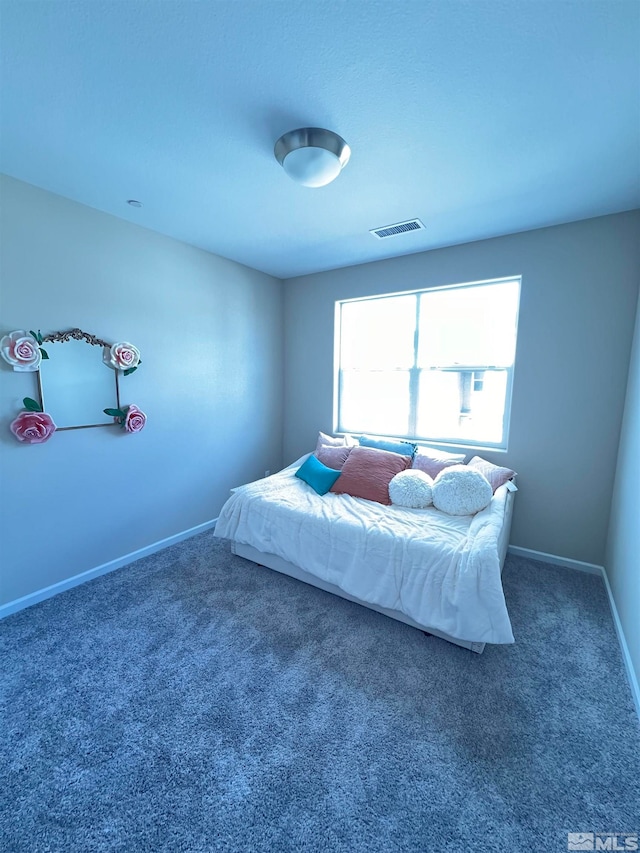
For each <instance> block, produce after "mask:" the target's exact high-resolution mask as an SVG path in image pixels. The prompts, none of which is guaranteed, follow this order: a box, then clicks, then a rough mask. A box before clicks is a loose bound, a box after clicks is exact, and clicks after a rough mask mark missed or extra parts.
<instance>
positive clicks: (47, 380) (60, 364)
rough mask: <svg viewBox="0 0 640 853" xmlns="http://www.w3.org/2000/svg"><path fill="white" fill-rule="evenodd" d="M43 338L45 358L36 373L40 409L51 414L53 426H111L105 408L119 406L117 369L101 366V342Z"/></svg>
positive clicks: (73, 427) (85, 339)
mask: <svg viewBox="0 0 640 853" xmlns="http://www.w3.org/2000/svg"><path fill="white" fill-rule="evenodd" d="M59 337H62V335H48V336H47V337H46V338H44V339H43V342H44V343H45V344H46V351H47V354H48V356H49V358H48V359H43V360H42V362H41V364H40V370H39V372H38V385H39V391H40V401H41V403H42V408H43V409H44V411H46V412H50V413H51V415H52V416H53V417H54V420H55V423H56V427H57V429H78V428H80V427H94V426H114V420H113V417H110V416H109V415H106V414H105V413H104V409H105V408H112V409H119V408H120V389H119V386H118V371H117V370H108V369H105V365H104V362H103V346H106V344H103V342H102V341H96V343H92V342H91V341H90V340H87V338H90V337H91V336H89V335H87V336H86V338H83V339H82V340H74V339H73V338H69V339H68V340H57V339H56V338H59Z"/></svg>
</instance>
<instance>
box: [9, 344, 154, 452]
mask: <svg viewBox="0 0 640 853" xmlns="http://www.w3.org/2000/svg"><path fill="white" fill-rule="evenodd" d="M70 340H76V341H82V342H84V343H87V344H90V345H91V346H101V347H102V349H103V354H102V362H103V363H104V364H105V365H106V366H107V367H109V368H111V369H112V370H114V371H116V384H115V396H116V407H115V408H109V407H108V408H105V409H103V410H102V411H103V412H104V414H106V415H108V416H109V417H111V418H112V421H111V422H104V423H86V422H85V423H83V424H81V425H78V426H61V427H56V424H55V421H54V419H53V417H52V415H51V414H50V413H47V412H45V411H44V393H43V388H42V376H41V363H42V360H43V359H46V360H49V355H48V353H47V351H46V350H45V349H44V348H43V346H42V345H43V343H46V342H53V343H64V342H67V341H70ZM65 351H66V350H65ZM0 355H1V356H2V358H3V359H4V361H5V362H6V363H7V364H8V365H9V366H10V367H11V368H12V369H13V370H14V371H17V372H20V373H36V375H37V380H38V391H39V394H40V401H38V400H34V399H33V398H32V397H24V399H23V401H22V402H23V405H24V410H23V411H21V412H20V413H19V414H18V416H17V417H16V418H15V419H14V420H13V421H12V422H11V424H10V427H9V428H10V430H11V432H12V434H13V435H14V437H15V438H16V439H17V440H18V441H20V442H22V443H24V444H42V443H44V442H45V441H48V440H49V439H50V438H51V436H52V435H53V434H54V432H56V431H62V430H65V429H84V428H87V427H94V426H120V427H122V431H123V432H124V433H136V432H140V430H142V429H143V428H144V426H145V424H146V421H147V416H146V415H145V413H144V412H143V411H142V410H141V409H139V408H138V406H135V405H133V404H130V405H126V406H123V405H122V404H121V403H120V389H119V383H118V377H119V376H120V375H122V376H129V375H131V374H132V373H133V372H134V371H135V370H137V369H138V367H140V365H141V364H142V361H141V359H140V350H139V349H138V348H137V347H136V346H134V345H133V344H131V343H129V342H128V341H121V342H119V343H115V344H110V343H108V342H107V341H103V340H101V339H100V338H97V337H95V335H90V334H88V333H87V332H83V331H82V330H81V329H71V330H69V331H66V332H55V333H52V334H50V335H45V336H43V335H42V333H41V332H40V331H38V332H33V331H29V332H26V331H24V330H16V331H15V332H10V333H9V334H7V335H4V337H2V338H1V339H0ZM81 361H82V366H84V356H82V359H81ZM49 363H50V364H53V363H54V362H51V361H50V362H49ZM99 364H100V362H98V365H99ZM75 366H76V365H75V363H74V367H75ZM47 370H49V368H47ZM70 372H73V375H74V376H75V370H73V371H70V370H66V371H63V373H64V375H65V376H66V375H67V374H68V373H70ZM83 374H84V372H83ZM55 375H56V376H57V375H58V373H56V374H55ZM96 376H97V374H96ZM50 378H51V377H50ZM65 387H66V385H64V386H63V388H65ZM100 387H101V386H100V384H99V383H98V385H97V386H96V389H97V396H98V399H99V397H100V396H101V394H102V392H101V391H100V390H99V389H100ZM50 390H51V389H50ZM64 393H66V392H64ZM66 399H67V397H66V396H65V397H63V398H61V399H60V400H59V403H60V402H63V401H64V400H66ZM68 399H78V400H83V399H84V397H83V396H79V397H77V398H71V397H69V398H68ZM89 402H90V405H89V410H90V411H95V410H94V409H93V403H92V402H91V400H90V399H89ZM105 402H106V401H105ZM85 405H86V403H85ZM91 419H92V420H93V416H92V417H91ZM64 422H65V421H64V419H63V423H64ZM72 423H77V421H72Z"/></svg>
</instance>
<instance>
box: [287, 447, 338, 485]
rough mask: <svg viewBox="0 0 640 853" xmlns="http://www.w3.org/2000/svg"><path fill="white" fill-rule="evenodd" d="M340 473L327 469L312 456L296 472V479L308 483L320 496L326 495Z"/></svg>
mask: <svg viewBox="0 0 640 853" xmlns="http://www.w3.org/2000/svg"><path fill="white" fill-rule="evenodd" d="M340 473H341V472H340V471H336V470H335V469H334V468H327V466H326V465H323V464H322V462H320V460H319V459H316V457H315V456H314V455H313V454H311V456H310V457H309V458H308V459H307V460H305V461H304V462H303V463H302V465H301V466H300V467H299V468H298V470H297V471H296V477H299V478H300V479H301V480H304V482H305V483H308V484H309V485H310V486H311V488H312V489H314V490H315V491H316V492H317V493H318V494H319V495H326V493H327V492H328V491H329V489H330V488H331V486H333V484H334V483H335V481H336V480H337V479H338V477H339V476H340Z"/></svg>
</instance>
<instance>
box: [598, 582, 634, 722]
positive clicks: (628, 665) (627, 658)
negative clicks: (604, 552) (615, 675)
mask: <svg viewBox="0 0 640 853" xmlns="http://www.w3.org/2000/svg"><path fill="white" fill-rule="evenodd" d="M602 577H603V579H604V585H605V587H606V590H607V596H608V598H609V606H610V607H611V615H612V616H613V624H614V625H615V629H616V634H617V635H618V642H619V643H620V648H621V649H622V659H623V661H624V667H625V669H626V670H627V678H628V679H629V687H630V688H631V696H632V698H633V702H634V704H635V706H636V711H637V713H638V718H640V685H638V677H637V675H636V672H635V670H634V668H633V662H632V660H631V654H630V653H629V646H628V645H627V638H626V637H625V635H624V630H623V628H622V622H621V621H620V616H619V614H618V608H617V607H616V602H615V599H614V597H613V592H612V590H611V585H610V583H609V577H608V575H607V572H606V569H605V570H603V572H602Z"/></svg>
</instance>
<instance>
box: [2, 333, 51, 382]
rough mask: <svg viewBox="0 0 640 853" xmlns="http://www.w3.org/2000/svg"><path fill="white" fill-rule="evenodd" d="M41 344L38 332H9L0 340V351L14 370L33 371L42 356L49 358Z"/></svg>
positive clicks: (37, 366) (36, 368)
mask: <svg viewBox="0 0 640 853" xmlns="http://www.w3.org/2000/svg"><path fill="white" fill-rule="evenodd" d="M41 344H42V335H41V334H40V332H38V333H37V334H36V332H23V331H16V332H11V333H10V334H9V335H5V336H4V338H2V340H0V353H1V354H2V357H3V358H4V360H5V361H6V362H7V364H10V365H11V367H12V368H13V369H14V370H18V371H20V372H21V373H33V372H34V371H35V370H38V369H39V367H40V362H41V361H42V359H43V358H49V356H48V355H47V352H46V350H44V349H42V346H41Z"/></svg>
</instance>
